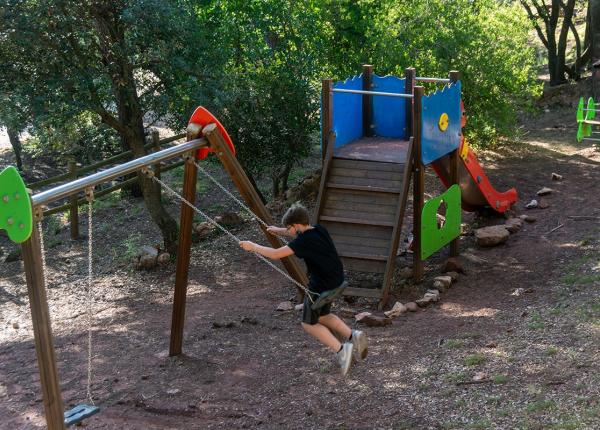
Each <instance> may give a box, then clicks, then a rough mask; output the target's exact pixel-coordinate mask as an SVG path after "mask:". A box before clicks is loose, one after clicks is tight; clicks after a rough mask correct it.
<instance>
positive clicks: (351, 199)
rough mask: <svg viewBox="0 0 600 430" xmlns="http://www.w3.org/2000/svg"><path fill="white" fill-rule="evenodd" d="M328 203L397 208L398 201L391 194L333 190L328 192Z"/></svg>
mask: <svg viewBox="0 0 600 430" xmlns="http://www.w3.org/2000/svg"><path fill="white" fill-rule="evenodd" d="M327 201H328V202H329V201H340V202H345V203H357V204H365V205H377V206H396V204H397V202H398V199H397V197H396V196H395V195H394V194H390V193H374V192H368V191H356V190H344V189H340V188H331V189H329V190H327Z"/></svg>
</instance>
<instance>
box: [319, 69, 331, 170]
mask: <svg viewBox="0 0 600 430" xmlns="http://www.w3.org/2000/svg"><path fill="white" fill-rule="evenodd" d="M321 85H322V86H321V105H322V107H321V151H322V160H321V161H324V160H325V154H327V144H328V139H329V132H330V131H331V124H332V120H333V110H332V109H333V94H332V92H331V91H332V90H333V80H331V79H323V81H322V83H321Z"/></svg>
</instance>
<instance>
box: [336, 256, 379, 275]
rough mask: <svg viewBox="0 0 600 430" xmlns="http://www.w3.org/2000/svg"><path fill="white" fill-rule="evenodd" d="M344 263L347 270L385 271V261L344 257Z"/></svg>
mask: <svg viewBox="0 0 600 430" xmlns="http://www.w3.org/2000/svg"><path fill="white" fill-rule="evenodd" d="M342 263H344V268H346V269H347V270H356V271H359V272H369V273H384V272H385V261H375V260H360V259H356V258H347V257H342Z"/></svg>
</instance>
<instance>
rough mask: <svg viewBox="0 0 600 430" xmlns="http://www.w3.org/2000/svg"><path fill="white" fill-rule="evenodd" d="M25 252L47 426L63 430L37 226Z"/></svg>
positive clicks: (24, 258) (60, 401) (62, 415)
mask: <svg viewBox="0 0 600 430" xmlns="http://www.w3.org/2000/svg"><path fill="white" fill-rule="evenodd" d="M21 251H22V254H23V265H24V267H25V279H26V280H27V292H28V294H29V307H30V309H31V320H32V324H33V337H34V339H35V352H36V355H37V361H38V369H39V372H40V384H41V385H42V398H43V401H44V411H45V414H46V426H47V428H48V429H50V430H62V429H64V428H65V425H64V419H65V418H64V408H63V400H62V397H61V395H60V383H59V381H58V369H57V367H56V356H55V354H54V344H53V340H52V327H51V324H50V311H49V309H48V300H47V297H46V285H45V283H44V272H43V270H44V269H43V265H42V253H41V249H40V238H39V235H38V230H37V228H36V226H34V228H33V231H32V233H31V237H30V238H29V239H28V240H27V241H25V242H23V244H22V245H21Z"/></svg>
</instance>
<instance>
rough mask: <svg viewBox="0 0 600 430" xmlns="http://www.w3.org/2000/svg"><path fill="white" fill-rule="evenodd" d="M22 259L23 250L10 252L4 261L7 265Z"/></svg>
mask: <svg viewBox="0 0 600 430" xmlns="http://www.w3.org/2000/svg"><path fill="white" fill-rule="evenodd" d="M20 259H21V248H17V249H14V250H12V251H10V252H9V253H8V254H7V255H6V258H5V259H4V262H5V263H13V262H15V261H19V260H20Z"/></svg>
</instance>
